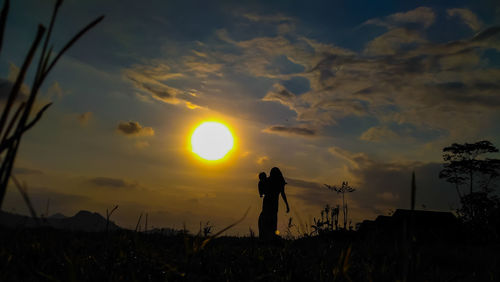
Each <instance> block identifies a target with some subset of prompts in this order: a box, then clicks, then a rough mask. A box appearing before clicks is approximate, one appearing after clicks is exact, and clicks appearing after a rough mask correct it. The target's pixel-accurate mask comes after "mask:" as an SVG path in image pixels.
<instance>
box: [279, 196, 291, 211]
mask: <svg viewBox="0 0 500 282" xmlns="http://www.w3.org/2000/svg"><path fill="white" fill-rule="evenodd" d="M280 194H281V197H282V198H283V201H285V204H286V212H287V213H289V212H290V207H289V206H288V201H287V200H286V194H285V191H281V193H280Z"/></svg>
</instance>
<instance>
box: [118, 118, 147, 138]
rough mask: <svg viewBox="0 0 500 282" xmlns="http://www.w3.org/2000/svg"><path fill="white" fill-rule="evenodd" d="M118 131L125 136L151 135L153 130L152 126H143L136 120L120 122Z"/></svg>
mask: <svg viewBox="0 0 500 282" xmlns="http://www.w3.org/2000/svg"><path fill="white" fill-rule="evenodd" d="M117 130H118V132H120V133H122V134H124V135H127V136H153V135H155V131H154V130H153V128H152V127H143V126H142V125H140V124H139V123H138V122H136V121H128V122H124V121H123V122H120V123H119V124H118V128H117Z"/></svg>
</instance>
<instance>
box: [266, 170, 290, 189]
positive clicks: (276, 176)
mask: <svg viewBox="0 0 500 282" xmlns="http://www.w3.org/2000/svg"><path fill="white" fill-rule="evenodd" d="M269 178H270V180H271V181H272V182H274V183H278V184H280V185H285V184H286V181H285V178H284V177H283V174H282V173H281V170H280V169H279V168H277V167H273V168H272V169H271V172H270V173H269Z"/></svg>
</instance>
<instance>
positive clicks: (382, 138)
mask: <svg viewBox="0 0 500 282" xmlns="http://www.w3.org/2000/svg"><path fill="white" fill-rule="evenodd" d="M359 139H361V140H365V141H372V142H391V141H394V140H396V141H400V140H401V139H403V137H402V136H401V135H399V134H397V133H396V132H394V131H392V130H391V129H389V128H388V127H385V126H382V127H380V126H374V127H370V128H369V129H368V130H366V131H365V132H363V134H361V136H360V137H359ZM408 139H409V138H406V139H405V140H408Z"/></svg>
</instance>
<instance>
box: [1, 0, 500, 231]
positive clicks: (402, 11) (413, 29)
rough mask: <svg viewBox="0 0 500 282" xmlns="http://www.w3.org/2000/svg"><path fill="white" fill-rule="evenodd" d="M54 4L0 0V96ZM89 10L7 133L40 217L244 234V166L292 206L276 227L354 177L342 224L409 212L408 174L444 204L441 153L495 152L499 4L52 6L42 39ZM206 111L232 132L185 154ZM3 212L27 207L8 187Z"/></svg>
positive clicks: (330, 197) (424, 205) (453, 199)
mask: <svg viewBox="0 0 500 282" xmlns="http://www.w3.org/2000/svg"><path fill="white" fill-rule="evenodd" d="M54 2H55V1H49V0H42V1H40V0H16V1H12V3H11V8H10V14H9V17H8V21H7V28H6V34H5V39H4V46H3V49H2V53H1V56H0V100H1V101H5V97H6V96H7V95H8V89H9V87H10V86H11V85H12V81H13V80H14V79H15V77H16V74H17V72H18V71H19V66H20V65H21V64H22V61H23V58H24V56H25V55H26V53H27V51H28V48H29V46H30V44H31V42H32V40H33V38H34V35H35V31H36V27H37V24H39V23H42V24H44V25H48V22H49V20H50V15H51V11H52V7H53V4H54ZM100 15H105V18H104V20H103V21H102V22H101V23H99V24H98V25H97V26H96V27H95V28H94V29H92V30H91V31H90V32H89V33H88V34H85V35H84V37H83V38H82V39H81V40H79V41H78V42H77V43H76V44H75V45H74V46H73V47H72V49H70V50H69V51H68V52H67V54H66V55H64V57H63V58H62V59H61V60H60V61H59V63H58V64H57V65H56V67H55V68H54V70H53V72H52V73H51V74H50V75H49V77H48V78H47V80H46V81H45V83H44V85H43V87H42V89H41V91H40V94H39V97H38V100H37V105H36V106H37V107H41V106H43V105H44V103H47V102H49V101H50V102H53V105H52V106H51V108H49V110H48V111H47V112H46V114H45V115H44V116H43V118H42V119H41V121H40V122H39V123H38V124H37V125H36V126H35V127H34V128H33V129H31V130H30V131H29V132H28V133H27V134H25V136H24V137H23V140H22V143H21V147H20V152H19V154H18V158H17V160H16V164H15V169H14V174H15V175H16V176H17V177H18V178H19V179H20V180H22V181H24V182H26V184H27V186H28V187H29V189H28V193H29V194H30V197H31V198H32V201H33V203H34V206H35V209H36V210H37V211H38V212H39V213H40V214H46V213H47V211H48V213H49V214H53V213H56V212H61V213H63V214H65V215H68V216H70V215H73V214H75V213H76V212H78V211H79V210H83V209H84V210H91V211H95V212H99V213H101V214H104V215H105V214H106V209H111V208H112V207H114V206H115V205H119V208H118V210H117V211H116V212H115V213H114V214H113V217H112V220H114V221H115V222H116V223H117V224H119V225H121V226H123V227H126V228H134V227H135V225H136V223H137V219H138V218H139V215H140V214H141V213H147V214H148V219H149V224H150V226H155V227H173V228H182V226H183V225H185V226H186V227H187V228H188V229H190V230H192V231H196V230H197V229H198V228H199V224H200V222H203V223H205V222H207V221H210V223H211V224H213V225H215V229H216V230H217V229H222V228H223V227H224V226H226V225H228V224H230V223H232V222H234V221H236V220H237V219H239V218H240V217H242V216H243V214H244V213H245V211H246V210H247V209H248V208H250V211H249V213H248V215H247V217H246V218H245V220H244V221H243V222H242V223H240V224H239V225H238V226H236V227H235V228H233V229H232V230H231V231H230V232H229V233H230V234H238V235H248V233H249V229H252V230H254V231H256V230H257V217H258V214H259V213H260V209H261V204H262V203H261V199H260V198H259V195H258V191H257V183H258V173H259V172H261V171H264V172H267V173H269V171H270V169H271V168H272V167H275V166H276V167H279V168H280V169H281V171H282V172H283V174H284V176H285V179H286V181H287V182H288V184H287V186H286V188H285V191H286V193H287V196H288V199H289V203H290V208H291V212H290V213H289V214H286V213H285V207H284V204H283V202H280V211H279V224H278V229H280V230H285V229H286V224H287V222H288V219H289V218H290V217H292V218H293V222H295V223H296V224H297V225H298V224H299V222H300V223H302V224H310V223H312V220H313V218H314V217H318V216H319V212H320V210H321V209H322V208H323V207H324V206H325V205H326V204H330V205H337V204H339V203H340V202H339V200H340V197H339V195H337V194H335V193H334V192H332V191H329V190H328V189H326V188H325V186H324V184H329V185H339V184H340V183H342V181H348V182H349V184H350V185H351V186H352V187H354V188H355V189H356V191H355V192H353V193H351V194H349V195H348V196H347V200H348V206H349V213H350V218H351V220H352V222H353V225H354V224H355V223H356V222H360V221H362V220H364V219H374V218H375V217H376V216H377V215H381V214H382V215H387V214H389V213H390V212H391V211H394V210H395V209H397V208H409V205H410V184H411V173H412V171H415V174H416V183H417V196H416V206H417V207H418V208H421V209H426V210H441V211H449V210H454V209H456V208H457V207H458V199H457V196H456V192H455V190H454V187H453V186H452V185H451V184H448V183H446V182H444V181H443V180H440V179H439V178H438V174H439V171H440V170H441V168H442V149H443V147H445V146H448V145H450V144H452V143H464V142H469V143H471V142H476V141H480V140H489V141H491V142H492V143H493V144H494V145H496V146H497V147H498V146H500V130H499V129H500V114H499V113H500V112H499V109H500V95H499V90H500V84H499V83H500V82H499V81H500V3H499V2H498V1H153V0H150V1H131V0H120V1H118V0H116V1H115V0H106V1H102V0H100V1H96V0H88V1H77V0H67V1H64V4H63V6H62V7H61V9H60V14H59V15H58V18H57V21H56V25H55V29H54V32H53V37H52V38H53V45H54V50H59V49H60V48H61V47H62V46H63V44H64V43H65V42H66V41H67V40H68V39H69V38H71V36H72V35H73V34H75V33H76V32H77V31H78V30H79V29H80V28H82V27H83V26H85V25H86V24H87V23H89V22H90V21H92V20H93V19H95V18H96V17H98V16H100ZM35 61H36V60H35ZM32 79H33V70H31V72H30V73H29V74H28V76H27V79H26V81H25V84H26V85H24V86H23V89H24V90H23V91H24V92H26V91H28V90H29V88H30V85H31V82H32ZM206 120H217V121H221V122H223V123H224V124H226V125H227V126H228V127H229V128H230V129H231V131H232V132H233V135H234V138H235V147H234V149H233V150H232V151H231V152H230V153H229V155H228V156H227V157H226V158H225V159H224V160H223V161H220V162H216V163H208V162H203V161H200V160H199V158H197V157H196V156H195V155H194V154H193V153H192V152H191V149H190V146H189V138H190V134H191V133H192V132H193V130H194V128H195V127H196V125H198V124H200V123H201V122H203V121H206ZM2 208H3V209H4V210H7V211H14V212H18V213H25V214H26V213H27V208H26V207H25V204H24V203H23V201H22V198H21V196H20V195H19V193H18V191H17V190H16V189H15V188H14V187H10V188H9V190H8V192H7V196H6V198H5V200H4V203H3V206H2Z"/></svg>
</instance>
